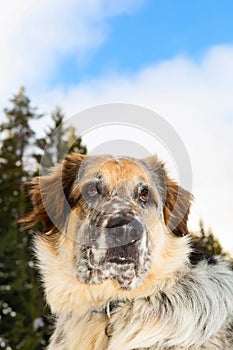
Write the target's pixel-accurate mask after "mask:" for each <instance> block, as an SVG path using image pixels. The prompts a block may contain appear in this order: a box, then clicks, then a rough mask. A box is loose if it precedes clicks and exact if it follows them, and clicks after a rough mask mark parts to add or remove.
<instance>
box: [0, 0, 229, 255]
mask: <svg viewBox="0 0 233 350" xmlns="http://www.w3.org/2000/svg"><path fill="white" fill-rule="evenodd" d="M0 26H1V31H0V47H1V55H0V107H1V110H2V111H3V109H4V108H5V107H7V106H8V105H9V104H8V103H9V98H10V97H11V96H12V95H13V94H15V93H17V91H18V89H19V87H20V86H21V85H24V86H25V87H26V92H27V94H28V95H29V97H30V98H31V101H32V104H33V105H34V106H38V107H39V111H40V112H41V113H45V114H47V116H45V117H44V119H43V121H38V124H37V125H36V130H37V131H38V132H41V133H42V132H43V130H44V129H46V127H47V126H48V123H49V120H50V118H49V113H50V112H51V111H52V110H53V109H54V107H55V105H60V106H61V107H62V108H63V110H64V112H65V115H66V117H67V118H68V119H69V118H70V117H71V116H73V115H75V114H76V113H78V112H79V111H82V110H84V109H86V108H90V107H92V106H96V105H99V104H107V103H112V102H124V103H129V104H137V105H140V106H144V107H146V108H149V109H151V110H153V111H154V112H156V113H158V114H159V115H160V116H162V117H163V118H164V119H166V121H167V122H168V123H169V124H170V125H171V126H172V127H173V128H174V129H175V130H176V132H177V133H178V134H179V135H180V138H181V139H182V141H183V143H184V144H185V147H186V149H187V152H188V154H189V157H190V160H191V162H192V170H193V184H194V185H193V194H194V196H195V198H196V200H195V204H194V205H193V209H192V213H191V219H190V223H191V227H192V228H193V229H196V228H197V227H198V220H199V219H200V218H204V220H205V223H206V225H207V226H210V227H212V229H213V230H214V232H215V233H216V234H217V235H219V237H220V238H221V240H222V242H223V244H224V246H225V247H226V248H227V249H228V248H229V249H231V250H232V252H233V239H232V227H233V218H232V212H233V184H232V179H233V162H232V161H231V159H233V154H232V153H233V137H232V135H233V103H232V96H233V1H231V0H222V1H220V0H59V1H57V0H50V1H47V0H41V1H36V0H21V1H15V0H8V1H5V2H4V1H2V2H0ZM1 120H5V115H4V113H1V114H0V121H1ZM120 132H121V133H123V131H122V130H121V131H120ZM127 132H128V131H127ZM127 132H126V134H127ZM114 133H116V130H115V131H114V130H113V131H112V133H110V131H109V129H108V130H105V131H103V133H102V134H99V133H98V135H94V136H93V137H92V138H91V137H89V141H87V140H88V137H87V138H86V141H87V142H89V143H87V146H88V149H90V148H91V147H92V143H93V141H96V140H99V141H98V142H100V143H101V142H102V144H103V145H104V142H107V140H106V136H108V139H109V138H112V139H113V141H114V140H115V134H114ZM128 134H129V133H128ZM131 134H132V135H130V136H131V137H133V132H132V133H131ZM138 141H141V143H142V144H141V146H143V145H144V146H145V143H146V142H145V137H144V135H141V137H138V136H137V138H136V137H135V142H138ZM147 141H148V140H147ZM151 152H153V153H156V146H154V145H153V147H152V148H151ZM163 160H165V161H167V159H163ZM168 162H169V159H168ZM176 179H177V181H179V178H176Z"/></svg>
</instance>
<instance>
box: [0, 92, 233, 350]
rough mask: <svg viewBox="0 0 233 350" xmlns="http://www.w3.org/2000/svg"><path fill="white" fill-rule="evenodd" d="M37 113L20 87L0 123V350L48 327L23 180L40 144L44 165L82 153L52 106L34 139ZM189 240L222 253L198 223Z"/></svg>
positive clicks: (33, 342)
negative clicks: (22, 221) (24, 221)
mask: <svg viewBox="0 0 233 350" xmlns="http://www.w3.org/2000/svg"><path fill="white" fill-rule="evenodd" d="M37 111H38V109H37V108H35V107H33V106H32V105H31V101H30V99H29V97H28V96H27V95H26V92H25V89H24V88H20V90H19V92H18V93H17V94H16V95H14V96H13V97H12V98H11V99H10V100H9V107H7V108H5V109H4V111H3V113H4V122H3V123H2V124H1V125H0V208H1V210H0V240H1V244H0V348H2V349H6V350H15V349H23V350H39V349H43V348H44V347H45V345H46V344H47V341H48V338H49V336H50V333H51V328H52V319H51V315H50V313H49V310H48V309H47V306H46V305H45V302H44V298H43V294H42V289H41V287H40V282H39V276H38V273H37V270H36V268H35V260H34V257H33V254H32V252H31V250H30V249H31V248H30V247H31V246H32V244H31V240H32V234H33V230H27V231H23V230H22V228H21V227H20V225H18V223H17V222H18V219H19V218H21V217H23V215H24V213H25V212H27V211H28V210H29V207H30V203H29V200H28V198H27V196H26V193H25V183H26V182H27V181H28V180H29V179H30V178H31V177H33V176H35V175H38V171H39V166H40V162H41V157H42V156H43V151H44V149H45V147H46V154H45V156H43V163H44V165H45V166H46V167H50V166H52V165H54V164H55V163H57V162H59V161H61V160H62V158H63V156H64V153H66V152H67V150H69V151H75V152H79V153H82V154H86V153H87V148H86V146H85V145H83V142H82V139H81V137H79V136H78V135H77V131H76V130H75V128H74V127H72V126H71V127H68V128H65V127H64V126H63V124H64V118H65V116H64V114H63V112H62V109H61V108H60V107H55V109H54V111H53V112H52V114H51V116H50V124H51V126H50V127H47V129H46V130H44V135H43V137H39V136H38V135H37V133H36V132H35V130H33V128H32V126H31V124H32V123H31V122H32V121H33V120H38V119H40V118H43V115H41V114H39V113H38V112H37ZM58 128H59V132H55V131H56V130H58ZM195 240H196V242H197V243H198V245H199V246H200V248H201V249H203V250H205V251H206V252H207V253H208V254H213V253H214V254H222V255H223V256H224V257H226V258H227V257H228V256H227V254H226V253H225V252H224V251H223V249H222V247H221V244H220V243H219V241H218V240H217V239H216V238H215V237H214V235H213V233H212V232H210V231H208V232H206V230H205V229H204V226H203V224H202V223H201V224H200V231H199V232H198V233H196V234H195Z"/></svg>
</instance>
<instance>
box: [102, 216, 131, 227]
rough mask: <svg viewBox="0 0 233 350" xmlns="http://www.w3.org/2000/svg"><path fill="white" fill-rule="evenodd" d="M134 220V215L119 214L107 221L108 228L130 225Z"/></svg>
mask: <svg viewBox="0 0 233 350" xmlns="http://www.w3.org/2000/svg"><path fill="white" fill-rule="evenodd" d="M133 220H134V218H133V217H131V216H129V217H127V216H117V217H115V218H110V219H109V220H108V223H107V227H108V228H114V227H121V226H125V225H128V224H129V223H130V222H132V221H133Z"/></svg>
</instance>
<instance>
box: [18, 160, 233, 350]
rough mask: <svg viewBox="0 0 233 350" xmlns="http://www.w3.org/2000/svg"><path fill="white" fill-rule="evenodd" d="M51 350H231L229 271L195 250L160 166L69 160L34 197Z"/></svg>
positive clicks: (174, 190) (35, 184) (184, 202)
mask: <svg viewBox="0 0 233 350" xmlns="http://www.w3.org/2000/svg"><path fill="white" fill-rule="evenodd" d="M30 196H31V198H32V203H33V209H32V211H31V212H30V213H29V214H28V216H27V217H25V218H24V219H23V220H22V221H23V222H24V223H25V224H26V225H27V227H32V226H34V225H36V224H38V223H43V230H41V232H38V233H36V234H35V236H34V251H35V254H36V257H37V261H38V267H39V270H40V273H41V277H42V281H43V284H44V289H45V295H46V300H47V302H48V304H49V306H50V308H51V311H52V313H53V314H54V316H55V320H56V325H55V331H54V333H53V334H52V336H51V339H50V343H49V345H48V348H47V349H48V350H77V349H82V350H105V349H106V350H133V349H134V350H137V349H144V350H145V349H147V350H148V349H150V350H165V349H170V350H171V349H172V350H181V349H190V350H191V349H192V350H201V349H202V350H204V349H205V350H230V349H231V350H232V349H233V271H232V268H231V266H230V265H228V263H227V262H224V261H223V260H221V259H220V258H219V257H207V256H205V255H204V254H203V253H200V252H199V251H198V250H197V249H196V248H195V247H193V244H192V241H191V238H190V234H189V231H188V228H187V219H188V215H189V210H190V203H191V201H192V195H191V194H190V193H189V192H188V191H186V190H185V189H183V188H182V187H180V186H179V185H178V184H177V183H176V182H175V181H173V180H171V179H170V178H169V177H168V175H167V172H166V169H165V166H164V164H163V163H162V162H161V161H159V160H158V158H157V156H151V157H148V158H145V159H133V158H130V157H113V156H108V155H99V156H90V155H89V156H84V155H80V154H77V153H72V154H70V155H67V156H66V157H65V159H64V161H63V162H62V163H61V164H59V165H57V166H56V167H55V168H54V169H52V170H51V172H50V173H49V174H47V175H44V176H42V177H38V178H36V179H34V180H33V181H32V183H31V187H30Z"/></svg>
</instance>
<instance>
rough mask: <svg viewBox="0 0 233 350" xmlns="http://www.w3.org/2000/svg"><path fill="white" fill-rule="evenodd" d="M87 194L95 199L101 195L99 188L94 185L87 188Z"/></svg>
mask: <svg viewBox="0 0 233 350" xmlns="http://www.w3.org/2000/svg"><path fill="white" fill-rule="evenodd" d="M85 192H86V194H87V196H88V197H95V196H96V195H97V194H98V193H99V192H98V189H97V186H96V184H94V183H93V184H89V185H87V186H86V188H85Z"/></svg>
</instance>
